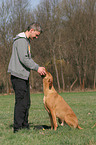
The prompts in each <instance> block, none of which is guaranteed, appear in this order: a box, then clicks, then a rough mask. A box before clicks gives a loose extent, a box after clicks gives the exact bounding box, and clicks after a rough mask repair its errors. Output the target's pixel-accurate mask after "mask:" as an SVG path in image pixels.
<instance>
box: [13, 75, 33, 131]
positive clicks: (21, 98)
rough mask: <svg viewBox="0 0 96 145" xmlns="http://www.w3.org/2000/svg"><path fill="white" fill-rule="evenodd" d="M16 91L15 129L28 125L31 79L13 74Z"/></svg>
mask: <svg viewBox="0 0 96 145" xmlns="http://www.w3.org/2000/svg"><path fill="white" fill-rule="evenodd" d="M11 81H12V85H13V89H14V91H15V107H14V129H15V130H18V129H20V128H22V127H23V126H26V127H27V126H28V113H29V108H30V90H29V80H28V81H26V80H22V79H19V78H16V77H14V76H11Z"/></svg>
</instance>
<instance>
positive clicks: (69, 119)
mask: <svg viewBox="0 0 96 145" xmlns="http://www.w3.org/2000/svg"><path fill="white" fill-rule="evenodd" d="M43 90H44V99H43V102H44V106H45V109H46V110H47V112H48V114H49V117H50V122H51V129H53V127H54V130H56V129H57V127H58V125H57V121H56V117H57V118H58V121H59V123H60V124H61V125H62V126H63V124H64V122H66V123H67V124H68V125H69V126H70V127H73V128H78V129H82V128H81V127H80V126H79V125H78V119H77V117H76V115H75V113H74V112H73V110H72V109H71V108H70V106H69V105H68V104H67V103H66V102H65V101H64V99H63V98H62V97H61V96H60V95H59V94H58V93H57V92H56V90H55V89H54V87H53V77H52V75H51V74H50V73H49V72H47V71H46V75H45V76H43Z"/></svg>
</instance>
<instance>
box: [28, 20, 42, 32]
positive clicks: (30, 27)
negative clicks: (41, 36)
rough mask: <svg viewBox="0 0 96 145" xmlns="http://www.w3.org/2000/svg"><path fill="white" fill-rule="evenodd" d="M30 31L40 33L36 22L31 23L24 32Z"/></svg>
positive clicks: (39, 27) (40, 29) (39, 26)
mask: <svg viewBox="0 0 96 145" xmlns="http://www.w3.org/2000/svg"><path fill="white" fill-rule="evenodd" d="M31 29H34V30H35V31H39V32H42V28H41V25H40V24H39V23H37V22H33V23H31V24H30V25H29V26H28V27H27V29H26V30H28V31H30V30H31Z"/></svg>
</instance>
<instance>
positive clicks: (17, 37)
mask: <svg viewBox="0 0 96 145" xmlns="http://www.w3.org/2000/svg"><path fill="white" fill-rule="evenodd" d="M19 38H25V39H26V38H27V37H26V35H25V33H24V32H21V33H19V34H18V35H16V37H15V38H13V41H15V40H17V39H19Z"/></svg>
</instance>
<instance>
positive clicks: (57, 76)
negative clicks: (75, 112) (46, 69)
mask: <svg viewBox="0 0 96 145" xmlns="http://www.w3.org/2000/svg"><path fill="white" fill-rule="evenodd" d="M53 59H54V66H55V71H56V78H57V84H58V91H59V92H60V83H59V75H58V70H57V65H56V58H55V53H54V48H53Z"/></svg>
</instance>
